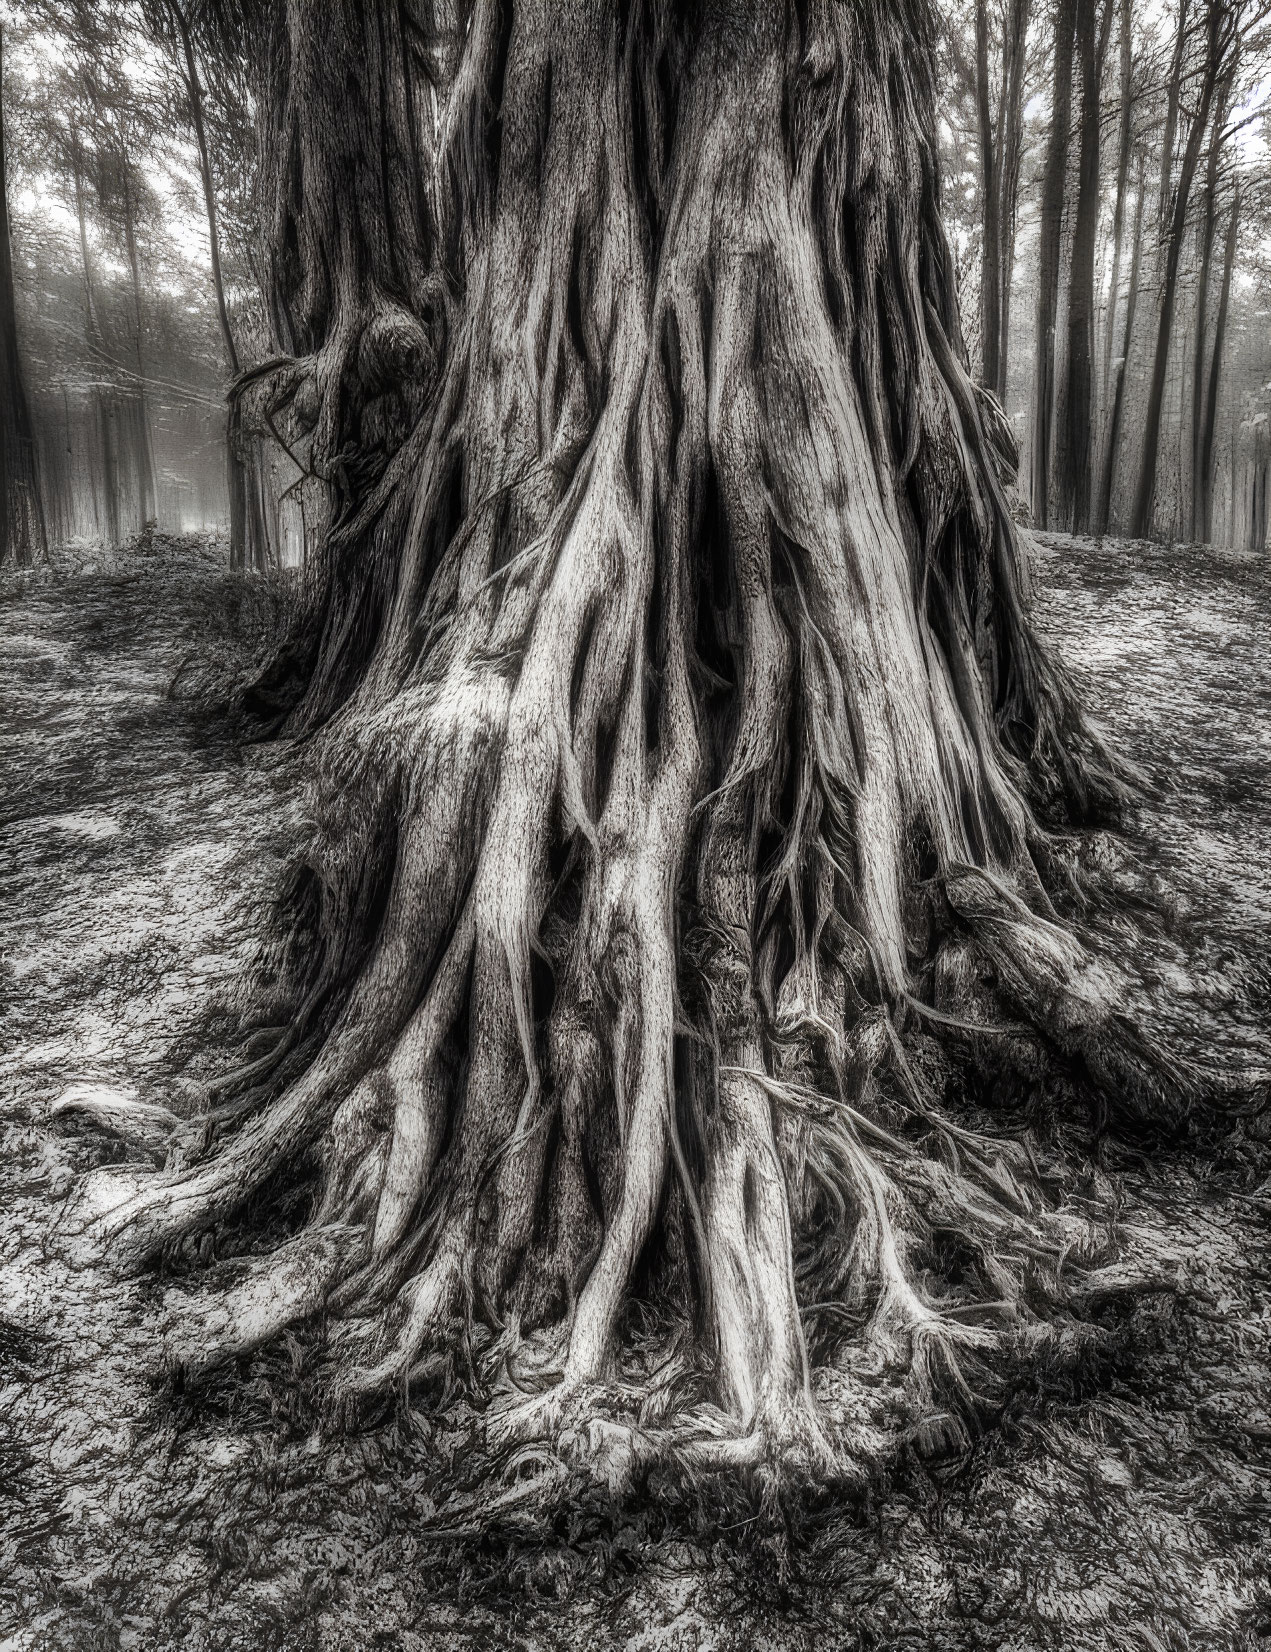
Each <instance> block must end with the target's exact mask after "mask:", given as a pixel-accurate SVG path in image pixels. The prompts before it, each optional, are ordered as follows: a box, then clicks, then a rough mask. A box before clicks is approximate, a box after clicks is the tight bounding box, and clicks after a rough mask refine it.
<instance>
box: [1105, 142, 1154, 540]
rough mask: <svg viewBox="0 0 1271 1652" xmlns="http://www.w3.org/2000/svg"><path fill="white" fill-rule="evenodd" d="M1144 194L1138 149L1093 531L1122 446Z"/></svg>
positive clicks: (1142, 154) (1108, 502) (1108, 510)
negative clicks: (1120, 319) (1126, 283)
mask: <svg viewBox="0 0 1271 1652" xmlns="http://www.w3.org/2000/svg"><path fill="white" fill-rule="evenodd" d="M1146 194H1147V152H1146V151H1145V150H1142V149H1140V151H1139V164H1138V173H1137V176H1136V178H1135V180H1134V231H1133V234H1132V236H1131V241H1130V245H1131V252H1130V285H1129V289H1128V291H1127V293H1126V297H1125V321H1124V323H1123V326H1122V334H1121V354H1120V356H1119V357H1118V358H1117V359H1116V361H1115V363H1114V364H1113V371H1114V375H1115V376H1114V379H1113V389H1112V404H1111V410H1110V412H1109V414H1108V421H1107V431H1106V433H1105V436H1104V450H1103V467H1102V473H1101V480H1100V487H1099V507H1098V510H1097V511H1096V513H1095V532H1096V533H1100V534H1104V533H1107V531H1108V526H1109V523H1110V521H1111V516H1112V489H1113V486H1114V484H1115V481H1116V471H1117V459H1118V456H1119V454H1120V450H1121V421H1122V417H1123V414H1124V410H1125V380H1126V372H1127V369H1128V367H1129V361H1130V346H1131V344H1132V343H1133V341H1134V317H1135V313H1136V311H1137V309H1138V303H1139V278H1140V274H1141V271H1142V265H1143V218H1144V211H1143V205H1144V200H1145V197H1146Z"/></svg>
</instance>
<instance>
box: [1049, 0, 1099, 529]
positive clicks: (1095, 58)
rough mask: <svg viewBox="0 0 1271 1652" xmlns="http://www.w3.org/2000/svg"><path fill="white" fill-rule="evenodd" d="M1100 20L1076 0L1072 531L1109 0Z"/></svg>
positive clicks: (1061, 481) (1068, 403) (1069, 452)
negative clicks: (1078, 72) (1077, 120)
mask: <svg viewBox="0 0 1271 1652" xmlns="http://www.w3.org/2000/svg"><path fill="white" fill-rule="evenodd" d="M1103 17H1104V26H1103V27H1102V28H1101V27H1100V20H1099V6H1098V0H1077V5H1076V18H1075V24H1074V34H1075V40H1076V55H1077V61H1078V63H1079V64H1080V66H1081V122H1080V128H1079V153H1078V163H1077V204H1076V212H1075V215H1074V221H1073V233H1072V254H1071V261H1070V266H1069V275H1068V325H1067V329H1066V338H1065V346H1066V347H1065V357H1064V373H1063V385H1064V393H1063V395H1062V397H1061V398H1060V401H1061V405H1062V407H1063V414H1064V419H1063V426H1062V429H1061V431H1060V433H1059V441H1058V443H1057V453H1056V465H1055V472H1056V475H1055V480H1056V491H1057V495H1058V504H1059V519H1060V521H1061V522H1062V523H1063V525H1064V526H1065V527H1066V528H1068V529H1069V531H1071V532H1072V533H1079V534H1083V533H1085V532H1087V530H1088V529H1089V526H1090V492H1091V472H1092V468H1093V467H1092V459H1093V455H1092V444H1093V398H1094V372H1093V363H1094V317H1095V304H1094V265H1095V241H1096V238H1097V234H1098V228H1099V128H1100V122H1101V120H1102V111H1101V109H1100V105H1099V82H1100V76H1101V70H1102V58H1103V52H1104V50H1105V48H1106V45H1107V27H1106V24H1107V20H1108V19H1110V17H1111V4H1110V0H1105V3H1104V8H1103Z"/></svg>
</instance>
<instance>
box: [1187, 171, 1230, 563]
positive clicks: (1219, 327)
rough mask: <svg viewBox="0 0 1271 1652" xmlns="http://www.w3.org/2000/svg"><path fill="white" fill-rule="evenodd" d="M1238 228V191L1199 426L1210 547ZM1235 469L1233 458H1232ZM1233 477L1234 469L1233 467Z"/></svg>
mask: <svg viewBox="0 0 1271 1652" xmlns="http://www.w3.org/2000/svg"><path fill="white" fill-rule="evenodd" d="M1239 227H1240V191H1239V190H1238V189H1237V190H1236V192H1235V194H1234V195H1233V196H1232V199H1231V211H1230V213H1229V215H1228V218H1227V240H1226V245H1225V246H1224V248H1223V260H1222V291H1221V293H1220V295H1219V299H1218V315H1217V317H1216V319H1215V321H1214V347H1213V350H1212V352H1211V354H1210V358H1209V375H1208V379H1207V381H1206V386H1205V402H1204V408H1203V411H1202V415H1201V423H1200V443H1199V449H1198V451H1199V461H1198V465H1197V476H1198V479H1199V480H1198V491H1199V493H1200V538H1201V539H1202V540H1203V541H1204V542H1205V543H1206V544H1209V543H1211V541H1212V538H1213V526H1214V522H1213V504H1214V428H1215V425H1216V422H1217V418H1218V385H1219V382H1220V379H1221V375H1222V353H1223V345H1224V343H1225V342H1226V337H1227V312H1228V307H1229V305H1230V301H1231V277H1232V272H1233V270H1234V269H1235V265H1236V237H1237V235H1238V233H1239ZM1233 467H1234V458H1233ZM1233 475H1234V468H1233Z"/></svg>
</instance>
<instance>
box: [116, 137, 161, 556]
mask: <svg viewBox="0 0 1271 1652" xmlns="http://www.w3.org/2000/svg"><path fill="white" fill-rule="evenodd" d="M119 164H120V171H121V174H122V177H123V204H124V246H125V249H126V251H127V254H128V270H129V274H130V276H131V280H132V323H133V359H134V361H135V362H136V366H137V386H136V390H135V392H134V401H135V406H134V408H133V410H132V421H131V422H132V424H133V440H132V442H131V443H130V446H132V448H133V457H134V464H135V469H136V478H137V513H138V516H139V519H140V526H141V528H142V529H143V530H145V529H146V528H147V527H148V526H149V525H150V524H151V523H153V522H154V520H155V515H156V510H157V504H158V501H157V498H156V494H155V480H154V433H153V431H152V429H151V426H150V398H149V396H148V394H147V374H146V360H145V347H144V343H143V338H144V332H145V328H144V323H143V320H142V312H141V260H140V256H139V253H138V248H137V216H136V201H135V198H134V196H133V178H132V160H131V157H130V156H129V154H128V152H127V150H125V149H123V148H122V146H121V150H120V157H119Z"/></svg>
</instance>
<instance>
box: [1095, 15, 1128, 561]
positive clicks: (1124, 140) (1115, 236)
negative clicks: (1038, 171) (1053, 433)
mask: <svg viewBox="0 0 1271 1652" xmlns="http://www.w3.org/2000/svg"><path fill="white" fill-rule="evenodd" d="M1120 13H1121V21H1120V32H1121V39H1120V45H1121V79H1120V88H1121V102H1120V114H1119V117H1118V120H1117V178H1116V193H1115V196H1114V199H1113V206H1112V278H1111V282H1110V285H1109V289H1108V319H1107V325H1106V327H1105V328H1104V335H1103V403H1104V407H1105V408H1106V407H1107V406H1108V405H1109V400H1108V389H1109V379H1110V375H1111V371H1112V342H1113V339H1114V337H1115V336H1116V324H1117V305H1118V304H1119V302H1120V298H1121V249H1122V241H1123V240H1124V236H1125V197H1126V194H1127V193H1128V190H1129V184H1130V154H1131V151H1132V149H1133V146H1134V58H1133V36H1132V22H1133V0H1120ZM1096 519H1097V520H1101V517H1100V513H1099V512H1096ZM1104 525H1105V526H1106V524H1104ZM1100 531H1102V527H1101V529H1100Z"/></svg>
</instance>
